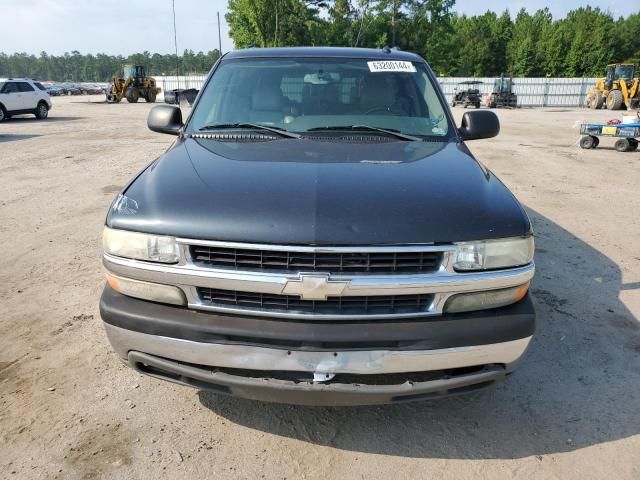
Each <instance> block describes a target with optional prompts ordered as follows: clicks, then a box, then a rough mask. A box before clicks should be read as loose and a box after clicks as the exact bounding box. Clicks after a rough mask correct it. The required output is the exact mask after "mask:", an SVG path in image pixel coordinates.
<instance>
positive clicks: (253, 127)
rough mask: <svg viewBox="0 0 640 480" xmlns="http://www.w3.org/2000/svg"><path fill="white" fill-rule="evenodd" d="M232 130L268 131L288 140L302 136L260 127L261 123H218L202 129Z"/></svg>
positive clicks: (278, 129) (283, 130)
mask: <svg viewBox="0 0 640 480" xmlns="http://www.w3.org/2000/svg"><path fill="white" fill-rule="evenodd" d="M231 129H247V130H266V131H267V132H271V133H275V134H276V135H280V136H281V137H288V138H300V135H299V134H297V133H294V132H289V131H287V130H285V129H283V128H278V127H267V126H266V125H260V124H259V123H248V122H241V123H218V124H211V125H205V126H204V127H200V130H231Z"/></svg>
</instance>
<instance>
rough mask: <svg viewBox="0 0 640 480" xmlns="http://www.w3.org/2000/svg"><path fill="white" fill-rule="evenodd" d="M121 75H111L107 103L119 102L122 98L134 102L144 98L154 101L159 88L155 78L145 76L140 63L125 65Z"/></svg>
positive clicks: (150, 101)
mask: <svg viewBox="0 0 640 480" xmlns="http://www.w3.org/2000/svg"><path fill="white" fill-rule="evenodd" d="M123 73H124V75H123V76H122V77H113V78H112V80H111V89H110V90H109V91H108V92H107V102H108V103H120V100H122V99H123V98H126V99H127V102H129V103H136V102H137V101H138V100H139V99H140V98H144V99H145V100H146V101H147V102H149V103H154V102H155V101H156V96H157V95H158V94H159V93H160V91H161V90H160V88H158V87H156V79H155V78H153V77H147V74H146V72H145V70H144V67H143V66H141V65H125V67H124V69H123Z"/></svg>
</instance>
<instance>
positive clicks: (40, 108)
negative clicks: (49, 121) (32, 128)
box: [0, 78, 51, 122]
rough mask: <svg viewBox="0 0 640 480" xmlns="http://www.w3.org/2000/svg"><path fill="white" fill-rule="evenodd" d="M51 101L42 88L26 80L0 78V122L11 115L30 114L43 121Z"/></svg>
mask: <svg viewBox="0 0 640 480" xmlns="http://www.w3.org/2000/svg"><path fill="white" fill-rule="evenodd" d="M50 109H51V99H50V98H49V94H48V93H47V90H46V89H45V88H44V86H43V85H42V84H41V83H40V82H35V81H33V80H30V79H28V78H9V79H2V78H0V122H2V121H3V120H6V119H7V118H10V117H11V116H12V115H22V114H25V113H32V114H34V115H35V116H36V118H38V119H41V120H42V119H45V118H47V116H48V115H49V110H50Z"/></svg>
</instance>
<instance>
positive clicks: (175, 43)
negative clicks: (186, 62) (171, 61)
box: [171, 0, 180, 88]
mask: <svg viewBox="0 0 640 480" xmlns="http://www.w3.org/2000/svg"><path fill="white" fill-rule="evenodd" d="M171 6H172V8H173V44H174V46H175V47H176V84H177V88H180V58H178V33H177V32H176V0H171Z"/></svg>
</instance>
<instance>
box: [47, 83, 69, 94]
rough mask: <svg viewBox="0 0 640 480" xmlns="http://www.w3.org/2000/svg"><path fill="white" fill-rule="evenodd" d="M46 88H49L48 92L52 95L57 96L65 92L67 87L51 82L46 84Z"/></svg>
mask: <svg viewBox="0 0 640 480" xmlns="http://www.w3.org/2000/svg"><path fill="white" fill-rule="evenodd" d="M45 88H46V90H47V93H48V94H49V95H51V96H52V97H57V96H60V95H64V94H65V89H64V88H62V87H60V86H58V85H52V84H49V85H46V87H45Z"/></svg>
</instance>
